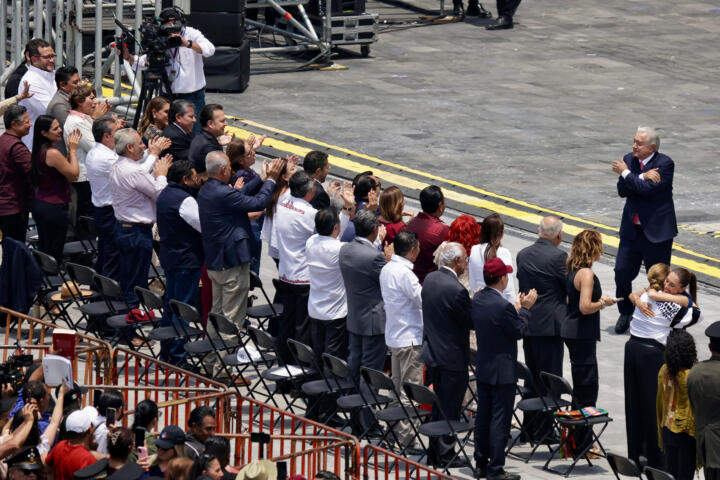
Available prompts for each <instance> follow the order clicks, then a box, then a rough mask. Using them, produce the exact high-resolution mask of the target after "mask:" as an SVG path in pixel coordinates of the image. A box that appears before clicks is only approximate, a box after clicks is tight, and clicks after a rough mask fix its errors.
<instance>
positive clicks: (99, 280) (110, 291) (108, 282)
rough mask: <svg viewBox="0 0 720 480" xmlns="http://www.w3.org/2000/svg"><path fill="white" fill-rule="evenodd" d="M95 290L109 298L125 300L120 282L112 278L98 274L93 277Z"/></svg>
mask: <svg viewBox="0 0 720 480" xmlns="http://www.w3.org/2000/svg"><path fill="white" fill-rule="evenodd" d="M93 280H94V283H95V288H97V289H98V291H99V292H100V293H101V294H102V295H103V297H109V298H117V299H122V298H123V289H122V287H121V286H120V284H119V283H118V282H116V281H115V280H113V279H112V278H110V277H106V276H104V275H100V274H98V273H96V274H95V276H94V277H93Z"/></svg>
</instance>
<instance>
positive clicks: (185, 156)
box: [160, 99, 204, 171]
mask: <svg viewBox="0 0 720 480" xmlns="http://www.w3.org/2000/svg"><path fill="white" fill-rule="evenodd" d="M168 121H169V123H168V126H167V127H165V128H163V131H162V134H161V135H162V136H163V137H166V138H169V139H170V142H171V143H170V148H168V149H167V150H164V151H163V152H162V153H161V154H160V155H161V156H165V155H167V154H168V153H169V154H170V155H172V156H173V160H189V159H190V144H191V143H192V139H193V134H192V131H193V125H195V107H194V106H193V103H192V102H191V101H190V100H184V99H179V100H173V102H172V103H171V104H170V112H168ZM203 171H204V170H203Z"/></svg>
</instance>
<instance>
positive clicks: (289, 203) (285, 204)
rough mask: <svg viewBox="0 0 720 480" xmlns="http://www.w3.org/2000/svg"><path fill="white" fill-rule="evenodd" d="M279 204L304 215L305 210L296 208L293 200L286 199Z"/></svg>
mask: <svg viewBox="0 0 720 480" xmlns="http://www.w3.org/2000/svg"><path fill="white" fill-rule="evenodd" d="M280 206H281V207H283V208H287V209H288V210H292V211H294V212H298V213H301V214H303V215H305V210H301V209H299V208H297V207H296V206H295V205H294V204H293V201H292V200H288V201H286V202H280Z"/></svg>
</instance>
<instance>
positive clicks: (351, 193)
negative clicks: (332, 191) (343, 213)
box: [340, 182, 355, 208]
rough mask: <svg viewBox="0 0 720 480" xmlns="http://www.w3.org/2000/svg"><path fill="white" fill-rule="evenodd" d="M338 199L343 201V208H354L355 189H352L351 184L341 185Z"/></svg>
mask: <svg viewBox="0 0 720 480" xmlns="http://www.w3.org/2000/svg"><path fill="white" fill-rule="evenodd" d="M340 198H342V199H343V202H344V203H345V205H344V206H345V208H353V207H354V206H355V187H353V185H352V183H350V182H345V183H343V186H342V192H340Z"/></svg>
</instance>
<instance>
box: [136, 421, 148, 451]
mask: <svg viewBox="0 0 720 480" xmlns="http://www.w3.org/2000/svg"><path fill="white" fill-rule="evenodd" d="M135 448H137V451H138V456H139V454H140V449H141V448H143V449H145V456H147V448H145V429H144V428H142V427H135Z"/></svg>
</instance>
